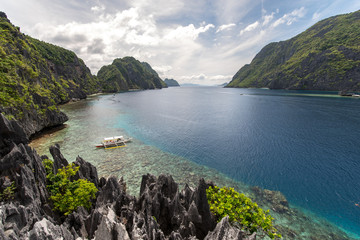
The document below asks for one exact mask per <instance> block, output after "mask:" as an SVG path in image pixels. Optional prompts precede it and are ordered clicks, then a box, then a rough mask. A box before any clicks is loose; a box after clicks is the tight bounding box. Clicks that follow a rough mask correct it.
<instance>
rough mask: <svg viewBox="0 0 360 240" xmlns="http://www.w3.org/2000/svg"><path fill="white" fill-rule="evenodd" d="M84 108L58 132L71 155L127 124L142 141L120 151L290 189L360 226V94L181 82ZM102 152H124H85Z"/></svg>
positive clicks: (294, 200) (305, 204)
mask: <svg viewBox="0 0 360 240" xmlns="http://www.w3.org/2000/svg"><path fill="white" fill-rule="evenodd" d="M80 104H81V105H82V106H81V110H80V108H77V109H76V110H74V109H73V107H72V106H71V105H67V106H64V108H63V109H64V111H65V112H66V113H67V114H68V115H69V117H70V121H69V126H70V127H69V129H68V130H66V131H65V132H64V133H62V135H61V136H60V137H59V136H58V137H59V138H62V140H61V142H62V149H63V151H64V152H65V154H64V155H66V154H70V155H71V154H72V153H73V152H75V151H76V152H77V153H78V152H79V151H80V152H81V151H82V149H81V147H80V149H75V150H74V149H73V148H72V147H71V146H74V142H73V141H74V140H72V139H74V138H79V135H84V136H87V137H86V139H85V137H84V141H88V142H89V143H90V142H93V143H94V142H95V143H96V141H98V139H99V137H100V139H101V137H106V136H112V135H118V134H117V132H118V131H119V129H122V130H123V133H122V134H124V135H127V136H131V137H133V138H135V143H134V145H129V146H128V147H127V148H126V150H120V151H122V152H121V153H119V154H126V151H129V154H130V152H131V151H134V152H132V153H131V154H133V155H134V154H136V153H135V150H131V148H133V149H136V146H137V145H136V144H137V143H136V141H139V142H141V143H143V144H144V145H146V146H153V147H156V148H157V149H160V150H161V151H162V152H166V153H170V154H171V155H172V156H178V157H181V158H184V159H187V160H190V162H194V163H196V164H198V165H201V166H206V167H208V168H211V169H216V170H217V171H219V172H220V173H222V174H224V175H225V176H227V177H229V178H231V179H233V180H236V181H239V182H243V183H245V184H247V185H257V186H260V187H263V188H267V189H270V190H278V191H281V192H282V193H283V194H284V195H285V196H286V198H287V199H288V200H289V202H290V203H291V204H292V205H296V206H297V207H300V208H302V209H304V210H309V211H311V212H313V213H315V214H316V215H318V216H321V217H324V218H326V219H328V220H329V221H331V222H332V223H334V224H335V225H337V226H339V227H341V228H343V229H345V230H347V231H350V232H352V233H354V234H357V233H359V232H360V207H358V206H356V205H355V204H357V203H359V202H360V158H359V156H360V118H359V114H360V99H357V98H345V97H337V96H336V95H331V93H328V95H326V94H324V93H319V92H304V91H303V92H300V91H283V90H266V89H225V88H217V87H196V88H186V87H180V88H169V89H163V90H153V91H139V92H128V93H120V94H116V95H101V96H97V97H96V98H94V99H89V100H87V101H85V102H84V103H80ZM71 119H72V120H71ZM84 131H86V132H88V133H84ZM70 132H71V133H70ZM76 134H77V135H76ZM87 147H88V146H87ZM124 149H125V148H124ZM107 151H108V150H107ZM139 151H141V150H140V148H139V149H138V151H137V152H139ZM145 152H146V151H145ZM99 153H100V154H107V155H108V157H109V158H111V156H110V155H111V154H114V152H113V153H109V152H106V153H101V152H99V151H97V152H96V151H94V150H92V151H90V152H89V151H84V153H83V154H82V156H83V155H85V157H84V158H85V159H89V158H90V160H91V158H92V157H93V156H96V157H95V158H96V159H95V160H93V162H96V161H99V160H98V158H99ZM80 155H81V154H80ZM104 156H105V155H104ZM144 157H145V158H146V156H144ZM93 158H94V157H93ZM149 158H151V156H149ZM124 159H125V160H126V158H125V157H124ZM164 159H165V158H164ZM125 160H124V161H125ZM109 161H110V160H109ZM149 161H150V160H149ZM166 161H171V159H170V160H169V159H168V160H166ZM166 161H165V160H164V162H165V163H166ZM98 165H101V164H100V163H98ZM143 165H144V164H143ZM144 166H147V165H146V164H145V165H144ZM118 171H121V169H120V170H118ZM100 172H101V169H100ZM104 172H106V171H105V170H104ZM194 174H195V175H196V172H195V173H194Z"/></svg>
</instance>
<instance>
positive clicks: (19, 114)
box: [0, 12, 101, 136]
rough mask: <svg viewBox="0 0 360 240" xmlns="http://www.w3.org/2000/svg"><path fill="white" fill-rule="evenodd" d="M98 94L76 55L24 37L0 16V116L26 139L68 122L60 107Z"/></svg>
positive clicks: (95, 79)
mask: <svg viewBox="0 0 360 240" xmlns="http://www.w3.org/2000/svg"><path fill="white" fill-rule="evenodd" d="M100 89H101V88H100V86H99V81H98V79H97V78H96V77H94V76H92V75H91V73H90V70H89V69H88V68H87V67H86V66H85V64H84V62H83V61H82V60H81V59H79V58H78V57H77V56H76V55H75V53H73V52H71V51H69V50H66V49H64V48H61V47H58V46H55V45H52V44H49V43H45V42H42V41H39V40H36V39H34V38H31V37H29V36H26V35H24V34H22V33H21V32H20V29H19V28H18V27H15V26H14V25H12V24H11V22H10V21H9V20H8V19H7V17H6V14H5V13H2V12H0V112H3V113H4V114H5V115H6V116H7V117H9V118H12V119H17V120H18V121H19V124H20V125H21V127H22V128H23V129H24V130H25V133H26V135H27V136H30V135H32V134H34V133H36V132H38V131H40V130H41V129H43V128H46V127H51V126H56V125H59V124H62V123H63V122H65V121H66V120H67V117H66V115H65V114H63V113H62V112H60V111H59V109H58V107H57V105H58V104H61V103H66V102H68V101H70V100H71V99H83V98H86V95H87V94H91V93H95V92H99V90H100Z"/></svg>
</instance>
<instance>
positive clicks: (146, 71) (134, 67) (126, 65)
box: [97, 57, 166, 92]
mask: <svg viewBox="0 0 360 240" xmlns="http://www.w3.org/2000/svg"><path fill="white" fill-rule="evenodd" d="M97 77H98V78H99V79H100V80H101V81H102V82H103V86H104V87H103V88H104V91H106V92H119V91H127V90H129V89H155V88H163V87H166V84H165V83H164V81H162V80H161V78H160V77H159V75H158V74H157V73H156V72H155V71H154V70H153V69H152V68H151V66H150V65H149V64H148V63H144V62H143V63H141V62H139V61H138V60H136V59H135V58H133V57H124V58H117V59H115V60H114V61H113V63H112V64H111V65H107V66H103V67H102V68H101V69H100V70H99V72H98V74H97Z"/></svg>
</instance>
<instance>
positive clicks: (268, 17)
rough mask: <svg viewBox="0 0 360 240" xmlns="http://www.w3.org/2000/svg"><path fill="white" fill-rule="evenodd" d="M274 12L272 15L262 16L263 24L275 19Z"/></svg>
mask: <svg viewBox="0 0 360 240" xmlns="http://www.w3.org/2000/svg"><path fill="white" fill-rule="evenodd" d="M274 14H275V13H274V12H272V13H271V14H270V15H265V16H263V17H262V19H263V23H262V26H266V25H268V24H269V23H270V22H271V21H272V20H273V19H274Z"/></svg>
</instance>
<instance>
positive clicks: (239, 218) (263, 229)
mask: <svg viewBox="0 0 360 240" xmlns="http://www.w3.org/2000/svg"><path fill="white" fill-rule="evenodd" d="M206 196H207V199H208V202H209V206H210V211H211V212H212V213H213V214H214V215H215V216H216V217H217V220H218V221H220V220H221V219H222V218H223V217H225V216H229V220H230V222H231V223H233V224H239V225H240V228H241V229H242V230H244V231H246V232H248V233H250V234H251V233H253V232H257V233H258V234H261V233H265V234H267V235H268V236H269V237H270V238H271V239H274V238H281V235H280V234H279V233H276V232H277V230H276V229H275V228H274V227H273V225H272V220H273V218H272V217H271V216H270V215H269V210H267V211H265V212H264V210H263V209H261V208H260V207H259V206H258V205H257V204H256V203H254V202H252V201H251V199H250V198H248V197H246V196H245V195H244V194H242V193H241V194H240V193H238V192H236V191H235V190H234V189H233V188H227V187H224V188H219V187H217V186H215V187H214V188H212V187H209V188H208V189H207V190H206Z"/></svg>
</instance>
